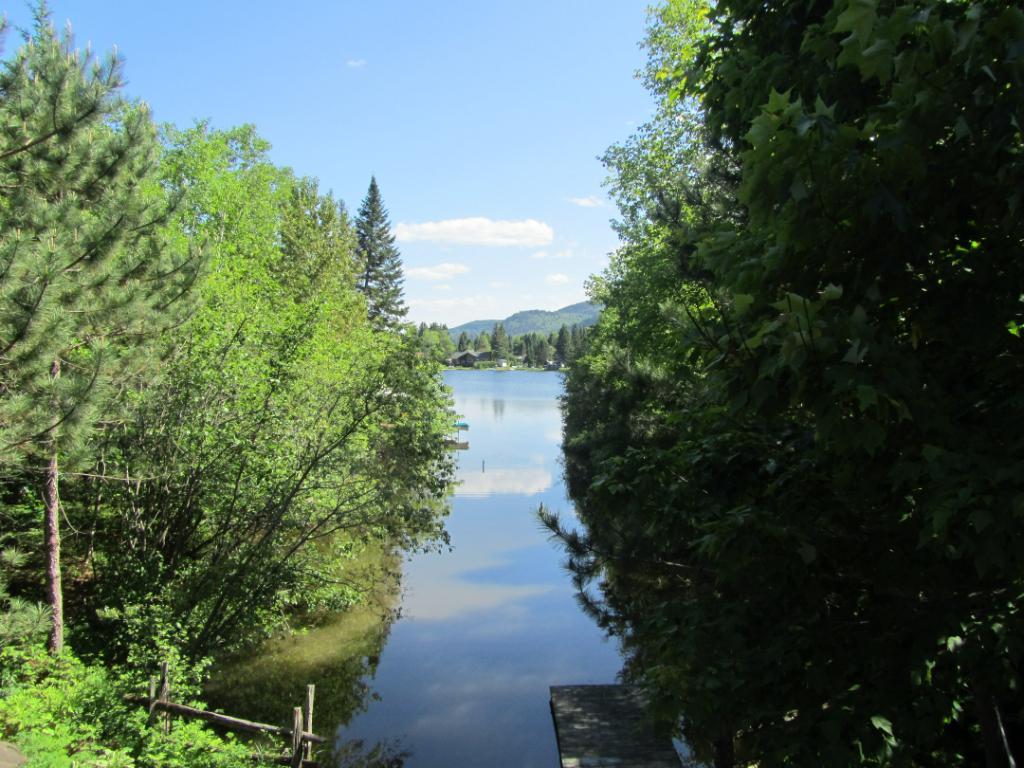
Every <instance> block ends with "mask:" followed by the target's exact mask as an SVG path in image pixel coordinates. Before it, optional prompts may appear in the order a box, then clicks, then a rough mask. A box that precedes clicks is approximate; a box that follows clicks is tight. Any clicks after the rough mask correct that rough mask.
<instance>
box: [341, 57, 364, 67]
mask: <svg viewBox="0 0 1024 768" xmlns="http://www.w3.org/2000/svg"><path fill="white" fill-rule="evenodd" d="M345 66H346V67H348V68H349V69H362V68H363V67H365V66H366V59H349V60H348V61H346V62H345Z"/></svg>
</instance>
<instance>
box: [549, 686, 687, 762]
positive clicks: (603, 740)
mask: <svg viewBox="0 0 1024 768" xmlns="http://www.w3.org/2000/svg"><path fill="white" fill-rule="evenodd" d="M551 716H552V717H553V718H554V720H555V735H556V737H557V738H558V754H559V757H560V759H561V761H562V768H612V767H613V766H614V768H640V767H641V766H643V767H644V768H680V766H681V762H680V760H679V756H678V755H677V754H676V750H675V748H674V747H673V746H672V740H671V739H670V738H669V737H668V736H667V735H665V734H657V733H655V730H654V727H653V725H652V724H651V722H650V721H649V720H648V718H647V717H646V714H645V712H644V701H643V697H642V695H641V694H640V691H639V690H638V689H637V688H635V687H633V686H629V685H553V686H551Z"/></svg>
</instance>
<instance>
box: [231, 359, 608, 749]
mask: <svg viewBox="0 0 1024 768" xmlns="http://www.w3.org/2000/svg"><path fill="white" fill-rule="evenodd" d="M445 381H446V383H447V384H448V385H449V386H451V387H452V388H453V390H454V394H455V408H456V411H457V413H458V414H459V415H460V416H461V417H463V418H464V419H465V421H466V422H467V423H468V424H469V430H468V431H467V432H463V433H462V439H463V440H465V439H467V438H468V440H469V449H468V450H466V451H460V452H459V454H458V460H459V470H458V478H459V480H460V485H459V487H458V489H457V490H456V492H455V496H454V498H453V500H452V513H451V517H450V518H449V520H448V523H447V527H448V531H449V533H450V535H451V544H452V547H453V549H452V551H444V552H439V553H427V554H417V555H415V556H413V557H412V558H410V559H409V561H408V562H406V563H405V567H404V577H403V582H402V584H403V593H402V598H401V610H400V618H399V619H397V620H395V621H393V622H392V621H390V619H382V620H379V621H377V622H374V621H367V617H368V616H370V615H372V614H371V613H367V612H366V611H363V612H362V613H360V614H357V615H355V616H353V617H351V618H350V619H346V618H345V617H340V618H339V620H338V622H337V623H334V624H328V625H327V626H325V627H323V628H319V629H317V630H314V631H313V632H311V633H309V634H308V635H306V636H300V637H297V638H292V639H288V640H284V641H277V642H278V646H271V647H270V648H269V653H264V654H261V659H262V666H260V665H259V664H258V663H257V662H254V663H253V664H245V665H243V669H242V670H241V672H239V669H238V666H237V665H236V666H235V673H236V675H238V676H239V677H240V678H246V679H247V683H248V684H249V685H252V682H253V681H252V677H253V676H255V677H258V678H267V679H273V678H274V677H275V674H274V670H275V669H277V670H279V671H283V669H285V668H287V665H288V664H289V663H292V664H298V665H300V669H298V670H292V671H293V672H294V673H296V674H298V673H300V672H304V673H306V676H304V677H302V676H298V677H297V676H296V674H290V675H289V676H290V677H292V679H294V680H299V681H303V680H305V681H308V682H316V683H317V691H318V699H319V698H320V697H321V696H323V695H327V696H332V697H333V698H335V699H344V698H345V697H349V698H351V701H350V702H348V703H349V705H350V706H349V708H348V710H347V711H349V712H352V711H354V712H355V714H354V716H352V717H351V719H350V720H349V722H347V723H344V722H342V723H333V722H332V723H329V722H325V721H324V720H323V719H320V720H319V721H318V722H317V724H316V725H317V727H316V730H317V731H318V732H320V733H325V734H326V733H329V732H330V731H331V730H335V733H336V735H337V737H338V739H339V743H344V744H349V745H353V744H356V743H359V744H362V745H365V746H364V747H363V750H362V751H363V754H368V753H372V752H373V750H374V749H376V750H377V752H376V755H375V756H377V757H384V758H385V759H384V762H385V763H386V764H388V765H391V766H397V765H404V766H408V768H433V767H434V766H437V767H441V766H444V767H445V768H454V767H457V766H480V765H487V766H490V767H492V768H500V767H501V766H510V767H511V766H516V767H517V768H518V767H521V766H522V767H526V766H538V767H540V766H543V767H544V768H552V767H553V766H557V765H558V752H557V749H556V745H555V735H554V727H553V725H552V723H551V715H550V711H549V708H548V686H550V685H559V684H578V683H607V682H614V680H615V676H616V674H617V672H618V671H619V668H620V666H621V659H620V656H619V653H618V649H617V646H616V645H615V643H614V642H612V641H607V640H605V638H604V637H603V634H602V633H601V631H600V630H599V629H598V628H597V627H596V626H595V625H594V623H593V622H592V621H591V620H590V619H589V618H587V617H586V616H585V615H584V614H583V613H582V612H581V611H580V609H579V607H578V606H577V604H576V602H575V599H574V593H573V589H572V585H571V583H570V581H569V578H568V576H567V575H566V573H565V572H564V571H563V569H562V567H561V561H562V558H563V556H562V553H561V552H560V550H559V549H558V547H557V546H556V545H555V544H553V543H552V542H550V541H549V539H548V536H547V534H546V532H545V531H544V530H542V529H541V527H540V525H539V523H538V522H537V519H536V515H535V512H536V510H537V507H538V506H539V505H540V504H541V503H543V504H544V505H545V506H548V507H550V508H552V509H554V510H557V511H559V512H560V513H562V514H565V515H571V514H572V511H571V510H572V507H571V505H570V503H569V501H568V500H567V499H566V496H565V489H564V487H563V484H562V468H561V465H560V462H559V458H560V443H561V415H560V412H559V405H558V397H559V395H561V393H562V377H561V375H560V374H557V373H532V372H517V371H449V372H447V373H446V374H445ZM385 602H387V601H385ZM385 613H386V611H380V612H379V615H380V616H383V615H384V614H385ZM353 622H354V623H355V628H353ZM312 658H317V659H319V663H317V664H311V663H309V662H310V661H311V659H312ZM310 674H315V675H316V676H318V677H317V679H314V678H312V677H309V675H310ZM346 681H347V682H346ZM239 684H240V685H241V683H239ZM346 685H348V686H349V688H350V690H349V691H346V692H342V691H336V692H334V693H328V691H327V690H325V688H327V687H330V686H335V687H344V686H346ZM270 690H273V686H268V692H269V691H270ZM255 692H256V690H255V689H253V693H255ZM274 704H275V705H276V706H278V707H279V706H280V704H281V702H274ZM291 706H293V704H288V707H289V708H290V707H291ZM289 711H290V710H289ZM338 711H342V710H341V709H339V710H338ZM345 718H346V719H347V718H348V715H346V716H345ZM334 719H335V720H337V719H338V718H337V717H335V718H334ZM352 762H353V763H355V762H357V761H356V760H353V761H352Z"/></svg>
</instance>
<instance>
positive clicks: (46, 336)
mask: <svg viewBox="0 0 1024 768" xmlns="http://www.w3.org/2000/svg"><path fill="white" fill-rule="evenodd" d="M121 84H122V79H121V62H120V60H119V59H118V58H117V57H116V56H113V55H112V56H109V57H107V59H106V60H105V61H103V62H98V61H95V60H94V59H93V57H92V56H91V55H90V54H89V53H88V52H87V53H86V54H85V55H84V56H83V55H80V54H79V53H78V52H77V51H75V50H74V49H73V42H72V39H71V35H70V32H68V33H65V34H64V35H63V36H61V37H58V36H57V34H56V33H55V31H54V29H53V27H52V25H51V23H50V19H49V15H48V12H47V10H46V7H45V5H40V6H39V8H38V9H37V11H36V23H35V27H34V30H33V32H32V35H31V37H30V39H28V40H27V42H26V44H25V45H24V46H23V47H22V48H21V49H20V50H18V52H17V53H16V54H15V55H14V57H13V58H12V59H11V60H9V61H8V62H6V64H5V65H4V67H3V69H2V70H0V94H2V99H0V184H2V185H3V187H4V201H3V204H2V205H0V339H2V341H0V347H2V354H0V381H2V382H3V387H2V388H0V462H3V464H4V465H5V466H6V468H7V469H8V470H10V471H12V472H20V473H23V474H25V475H26V476H27V477H30V478H32V479H33V481H38V482H39V483H40V485H41V486H42V496H43V502H44V503H43V506H44V520H43V527H44V547H45V550H46V567H47V580H48V598H49V606H50V611H51V617H52V629H51V633H50V640H49V645H50V649H51V651H53V652H55V653H59V652H60V651H61V649H62V647H63V642H64V638H63V627H64V621H63V596H62V587H61V569H60V543H61V541H60V528H59V517H58V510H59V507H60V495H59V487H58V481H59V476H60V472H61V466H62V465H63V464H68V463H71V462H73V461H74V459H75V457H76V456H82V455H83V454H84V447H85V445H86V443H87V440H88V437H89V435H90V433H91V431H92V428H93V426H94V424H95V422H96V420H97V418H98V415H99V412H100V410H101V409H104V408H107V409H109V406H110V404H111V402H112V398H113V394H114V387H115V385H116V386H117V387H121V388H123V387H124V386H125V385H126V381H125V376H126V371H128V370H129V367H132V368H135V367H138V366H137V362H138V360H137V355H138V354H139V353H140V352H141V350H143V349H144V347H143V345H142V344H141V341H142V340H143V339H144V338H145V337H146V336H147V334H148V332H149V331H151V330H153V329H158V328H159V327H160V325H161V322H160V320H161V313H162V312H164V311H166V310H167V307H168V304H169V302H172V300H173V297H175V296H180V295H181V294H182V293H183V292H184V291H185V290H186V288H187V284H188V282H189V281H190V279H191V276H192V272H193V271H192V270H191V269H189V268H188V267H187V264H186V262H184V261H183V262H182V263H178V264H174V263H172V262H173V261H174V260H173V259H172V257H171V255H170V254H171V250H170V249H165V248H163V247H162V243H161V241H160V238H159V235H158V231H159V226H160V224H161V223H162V222H163V221H164V220H165V218H166V213H167V208H168V206H167V204H166V200H165V198H164V195H163V193H162V191H161V189H160V187H159V185H158V183H157V182H156V181H155V175H154V173H155V170H156V163H157V158H158V151H159V144H158V142H157V137H156V130H155V128H154V126H153V123H152V120H151V118H150V116H149V112H148V110H147V109H146V107H145V106H144V105H141V104H128V103H125V102H124V101H122V100H121V99H120V98H119V97H118V90H119V88H120V87H121ZM107 415H108V417H109V413H108V414H107ZM65 471H66V469H65Z"/></svg>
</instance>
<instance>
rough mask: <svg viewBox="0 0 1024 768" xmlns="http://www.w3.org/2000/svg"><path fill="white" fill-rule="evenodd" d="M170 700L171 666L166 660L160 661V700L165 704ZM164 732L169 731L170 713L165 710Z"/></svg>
mask: <svg viewBox="0 0 1024 768" xmlns="http://www.w3.org/2000/svg"><path fill="white" fill-rule="evenodd" d="M170 700H171V668H170V664H168V663H167V660H166V659H164V661H162V662H161V663H160V701H162V702H164V703H165V704H166V703H167V702H169V701H170ZM163 720H164V733H170V732H171V713H170V712H167V711H165V712H164V714H163Z"/></svg>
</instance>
